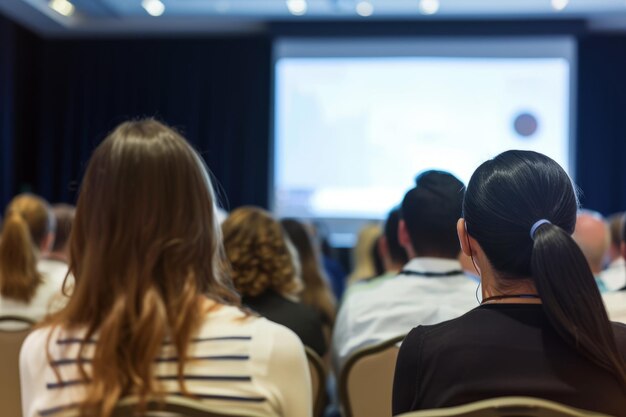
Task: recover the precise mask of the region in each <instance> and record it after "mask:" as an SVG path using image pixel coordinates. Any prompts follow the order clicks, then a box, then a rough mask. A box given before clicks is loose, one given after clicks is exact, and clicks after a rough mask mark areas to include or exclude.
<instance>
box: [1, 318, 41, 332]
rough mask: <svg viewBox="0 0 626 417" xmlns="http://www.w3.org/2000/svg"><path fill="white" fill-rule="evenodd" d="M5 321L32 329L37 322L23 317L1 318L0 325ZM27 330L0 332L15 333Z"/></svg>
mask: <svg viewBox="0 0 626 417" xmlns="http://www.w3.org/2000/svg"><path fill="white" fill-rule="evenodd" d="M5 321H12V322H18V323H23V324H27V325H28V328H32V327H33V326H34V325H35V324H36V322H35V320H33V319H30V318H28V317H22V316H0V323H2V322H5ZM24 330H25V329H16V330H0V332H6V333H13V332H23V331H24Z"/></svg>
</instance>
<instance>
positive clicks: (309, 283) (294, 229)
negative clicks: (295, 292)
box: [280, 219, 337, 327]
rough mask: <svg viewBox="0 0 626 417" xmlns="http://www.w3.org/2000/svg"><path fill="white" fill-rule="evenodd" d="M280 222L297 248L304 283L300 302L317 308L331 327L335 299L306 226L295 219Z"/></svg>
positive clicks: (333, 319)
mask: <svg viewBox="0 0 626 417" xmlns="http://www.w3.org/2000/svg"><path fill="white" fill-rule="evenodd" d="M280 224H281V225H282V226H283V229H284V230H285V232H286V233H287V235H288V236H289V239H290V240H291V242H293V244H294V246H295V247H296V249H297V250H298V259H299V261H300V266H301V268H302V281H303V283H304V290H303V291H302V294H301V295H300V299H301V300H302V303H304V304H307V305H309V306H311V307H313V308H314V309H315V310H317V311H318V312H319V313H320V315H321V316H322V317H323V319H324V321H325V323H326V324H328V325H329V326H331V327H332V325H333V323H334V322H335V314H336V305H337V301H336V300H335V296H334V295H333V293H332V291H331V289H330V286H329V285H328V278H327V277H326V273H325V272H324V269H323V267H322V264H321V261H320V256H319V253H318V251H317V249H316V248H315V246H314V245H313V239H312V237H311V235H310V234H309V232H308V231H307V229H306V227H305V226H304V225H303V224H302V223H300V222H299V221H297V220H295V219H283V220H281V221H280Z"/></svg>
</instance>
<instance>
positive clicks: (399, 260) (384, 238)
mask: <svg viewBox="0 0 626 417" xmlns="http://www.w3.org/2000/svg"><path fill="white" fill-rule="evenodd" d="M399 224H400V209H399V208H394V209H393V210H391V211H390V212H389V214H388V215H387V220H386V221H385V227H384V229H383V234H382V235H381V236H380V237H379V238H378V240H377V243H376V250H377V252H378V254H379V256H380V258H381V261H382V265H383V272H382V273H381V274H379V275H378V276H376V277H373V278H370V279H365V280H362V281H359V282H357V283H355V284H354V285H351V286H350V287H348V289H347V290H346V295H345V297H346V298H347V297H349V296H350V294H353V293H355V292H359V291H363V290H369V289H372V288H376V287H378V286H379V285H380V284H382V283H383V282H385V281H386V280H388V279H391V278H393V277H395V276H396V275H398V273H399V272H400V270H402V267H403V266H404V265H405V264H406V263H407V262H408V256H407V254H406V250H405V249H404V248H403V247H402V245H400V241H399V239H398V226H399Z"/></svg>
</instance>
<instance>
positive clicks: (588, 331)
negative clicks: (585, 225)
mask: <svg viewBox="0 0 626 417" xmlns="http://www.w3.org/2000/svg"><path fill="white" fill-rule="evenodd" d="M577 205H578V201H577V198H576V193H575V191H574V188H573V186H572V182H571V180H570V178H569V177H568V175H567V174H566V173H565V171H564V170H563V169H562V168H561V167H560V166H559V165H558V164H557V163H556V162H555V161H553V160H552V159H550V158H548V157H547V156H545V155H541V154H538V153H536V152H529V151H508V152H504V153H502V154H500V155H498V156H497V157H495V158H494V159H492V160H489V161H487V162H485V163H483V164H482V165H481V166H480V167H478V169H477V170H476V171H475V172H474V174H473V175H472V177H471V179H470V182H469V185H468V187H467V191H466V192H465V200H464V203H463V219H460V220H459V222H458V225H457V230H458V235H459V241H460V242H461V245H462V248H463V252H464V253H465V254H466V255H468V256H470V257H472V259H473V260H474V262H475V263H476V267H477V270H478V271H479V272H480V276H481V282H482V288H481V289H482V295H483V301H482V303H481V305H480V306H479V307H477V308H474V309H473V310H471V311H469V312H468V313H466V314H464V315H462V316H461V317H458V318H455V319H452V320H449V321H447V322H445V323H440V324H437V325H432V326H419V327H416V328H414V329H413V330H411V332H410V333H409V334H408V335H407V337H406V338H405V339H404V342H402V346H401V348H400V352H399V354H398V360H397V364H396V372H395V377H394V386H393V413H392V414H393V415H399V414H403V413H407V412H410V411H413V410H423V409H432V408H442V407H451V406H456V405H461V404H467V403H471V402H474V401H479V400H485V399H490V398H495V397H502V396H529V397H538V398H543V399H547V400H552V401H557V402H560V403H564V404H567V405H570V406H573V407H578V408H581V409H586V410H593V411H597V412H602V413H606V414H607V415H613V416H619V417H624V416H626V395H625V394H624V393H625V392H626V364H625V363H624V358H625V357H626V327H625V326H623V325H620V324H616V323H611V322H610V321H609V320H608V318H607V315H606V313H605V311H604V307H603V305H602V299H601V296H600V292H599V290H598V287H597V285H596V284H595V282H594V277H593V274H592V273H591V271H590V269H589V267H588V265H587V262H586V260H585V257H584V256H583V254H582V253H581V251H580V249H579V247H578V246H577V245H576V243H575V242H574V240H573V239H572V238H571V236H570V235H571V233H572V232H573V231H574V227H575V225H576V210H577Z"/></svg>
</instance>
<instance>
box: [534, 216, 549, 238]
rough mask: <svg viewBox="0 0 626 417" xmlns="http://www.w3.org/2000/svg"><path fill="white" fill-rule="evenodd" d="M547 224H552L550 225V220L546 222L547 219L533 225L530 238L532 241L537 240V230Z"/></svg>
mask: <svg viewBox="0 0 626 417" xmlns="http://www.w3.org/2000/svg"><path fill="white" fill-rule="evenodd" d="M546 223H549V224H552V223H550V220H546V219H541V220H537V221H536V222H535V224H533V226H532V227H531V228H530V238H531V239H532V240H535V232H536V231H537V229H538V228H539V227H540V226H541V225H544V224H546Z"/></svg>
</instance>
